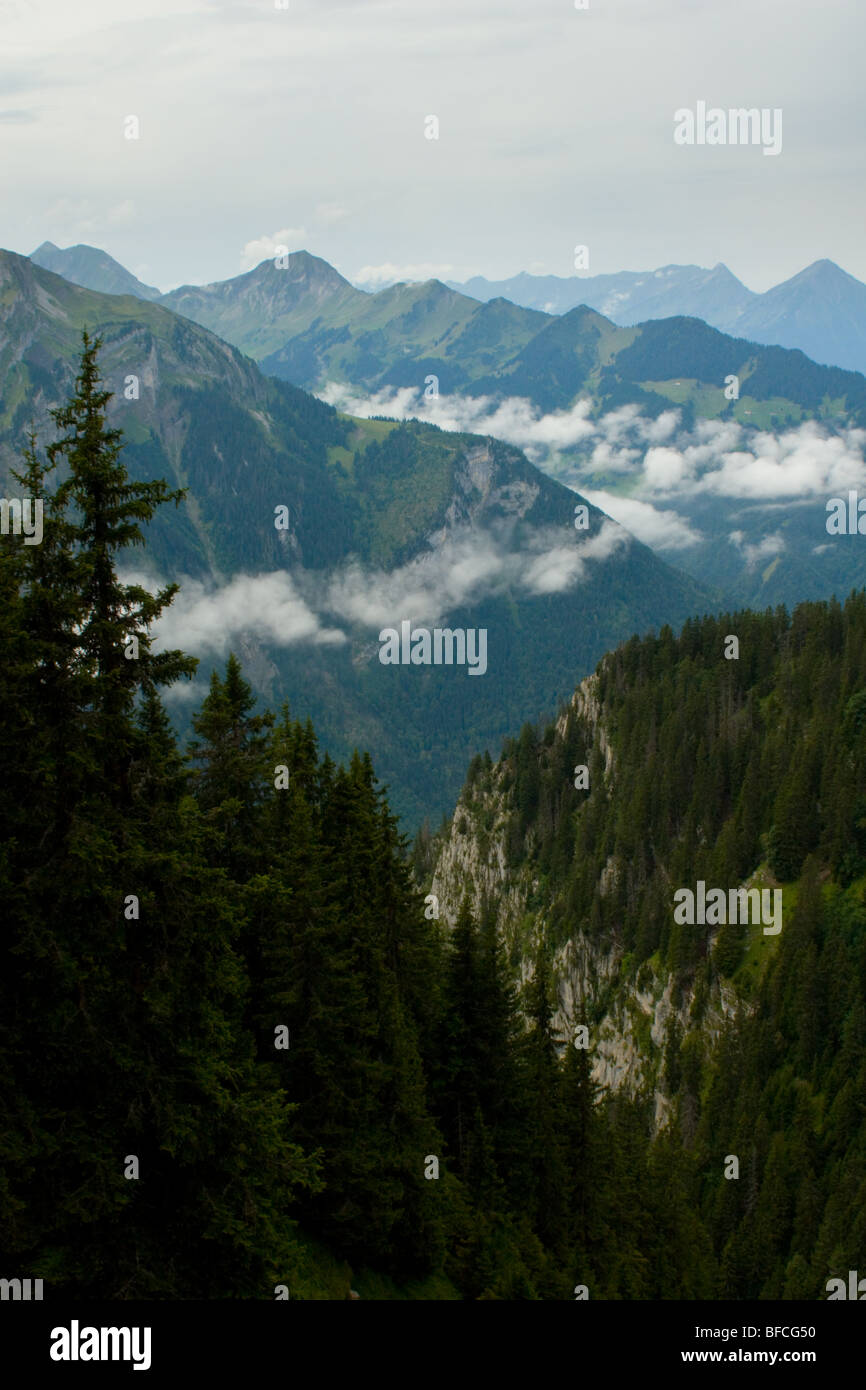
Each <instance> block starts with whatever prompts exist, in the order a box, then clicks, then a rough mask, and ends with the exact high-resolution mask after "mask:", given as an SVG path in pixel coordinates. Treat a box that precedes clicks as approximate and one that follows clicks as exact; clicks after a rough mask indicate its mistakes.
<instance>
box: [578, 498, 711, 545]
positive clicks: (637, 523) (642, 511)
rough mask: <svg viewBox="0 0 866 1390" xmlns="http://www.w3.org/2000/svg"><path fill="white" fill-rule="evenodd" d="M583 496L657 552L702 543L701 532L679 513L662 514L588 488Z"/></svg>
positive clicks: (632, 500)
mask: <svg viewBox="0 0 866 1390" xmlns="http://www.w3.org/2000/svg"><path fill="white" fill-rule="evenodd" d="M582 492H583V496H584V497H586V498H587V499H588V500H589V501H590V502H592V503H594V505H595V506H596V507H599V508H600V509H601V511H603V512H606V513H607V515H608V516H612V517H613V519H614V521H618V522H620V524H621V525H623V526H625V528H626V529H627V530H628V531H631V533H632V535H633V536H636V537H637V539H638V540H639V541H643V543H644V545H649V546H652V547H653V548H654V549H656V550H686V549H688V547H689V546H692V545H697V544H698V543H699V542H700V541H702V540H703V536H702V535H701V532H700V531H697V530H695V528H694V527H693V526H691V525H690V523H689V522H688V521H687V520H686V519H685V517H682V516H680V515H679V513H678V512H675V511H669V510H662V509H660V508H658V507H654V506H653V505H652V503H650V502H641V501H639V500H638V499H637V498H635V497H618V496H617V495H616V493H613V492H603V491H602V492H597V491H595V490H594V489H591V488H583V489H582Z"/></svg>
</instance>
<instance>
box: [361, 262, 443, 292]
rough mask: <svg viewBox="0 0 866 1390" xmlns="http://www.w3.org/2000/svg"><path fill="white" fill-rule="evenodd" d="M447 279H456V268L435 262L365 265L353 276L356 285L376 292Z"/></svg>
mask: <svg viewBox="0 0 866 1390" xmlns="http://www.w3.org/2000/svg"><path fill="white" fill-rule="evenodd" d="M446 278H447V279H449V280H453V279H454V278H455V275H454V266H453V265H444V264H442V263H439V262H434V261H424V262H422V263H420V264H415V265H394V264H392V263H391V262H386V263H385V264H384V265H363V266H361V269H360V270H359V271H357V272H356V273H355V275H353V276H352V280H353V282H354V283H355V284H356V285H363V286H364V288H365V289H366V288H370V289H375V290H381V289H384V288H385V286H386V285H398V284H402V283H404V282H409V283H412V282H423V281H425V280H443V279H446Z"/></svg>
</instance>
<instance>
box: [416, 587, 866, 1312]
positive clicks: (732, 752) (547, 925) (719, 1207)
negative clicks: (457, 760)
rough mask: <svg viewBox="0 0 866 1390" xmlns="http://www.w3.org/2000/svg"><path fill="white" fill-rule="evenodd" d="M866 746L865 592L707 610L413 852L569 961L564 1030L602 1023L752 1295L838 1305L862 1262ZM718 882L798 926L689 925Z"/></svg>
mask: <svg viewBox="0 0 866 1390" xmlns="http://www.w3.org/2000/svg"><path fill="white" fill-rule="evenodd" d="M732 635H736V636H737V637H738V639H739V656H738V658H736V659H726V657H725V655H724V653H725V651H726V649H727V650H729V651H732V650H733V648H732V647H731V645H730V643H729V641H728V639H729V638H730V637H731V636H732ZM864 758H866V596H864V594H863V593H862V592H860V593H856V594H852V596H851V597H850V598H849V599H848V601H847V603H845V605H844V606H842V605H840V604H838V603H836V602H831V603H820V604H807V605H803V606H801V607H799V608H798V609H797V610H796V611H795V613H794V615H793V617H790V616H789V615H788V614H787V613H786V612H785V611H784V610H777V611H775V612H767V613H764V614H756V613H749V612H743V613H737V614H733V615H728V616H724V617H722V618H721V619H703V620H695V621H691V622H689V623H687V624H686V625H685V627H684V629H683V631H682V633H681V635H680V636H679V637H675V636H674V635H673V633H672V632H671V631H670V630H669V629H664V630H663V631H662V632H661V633H660V634H659V635H658V636H651V637H647V638H643V639H638V638H634V639H633V640H632V641H630V642H628V643H626V644H625V645H624V646H623V647H621V648H619V649H618V650H617V651H616V652H614V653H612V654H610V655H609V656H608V657H606V658H605V659H604V660H603V661H602V662H601V664H600V666H599V668H598V672H597V674H596V675H595V676H594V677H591V678H590V679H589V680H588V681H586V682H585V683H584V685H583V686H582V687H581V689H579V690H578V692H577V693H576V695H575V699H574V701H573V702H572V703H571V705H570V706H569V708H568V709H567V710H565V711H563V713H562V715H561V717H560V719H559V720H558V721H557V722H556V723H555V724H551V725H550V726H548V727H547V728H545V729H540V730H536V729H534V728H533V727H531V726H526V727H525V728H524V729H523V731H522V733H521V735H520V737H519V738H517V739H515V740H514V741H512V742H510V743H509V744H508V745H507V747H506V749H505V751H504V754H503V758H502V760H501V761H500V762H499V763H498V764H496V765H493V764H491V763H490V761H489V759H487V760H485V759H483V758H480V757H479V758H477V759H476V760H475V763H474V764H473V766H472V768H471V769H470V774H469V779H468V781H467V785H466V788H465V789H464V793H463V796H462V797H461V801H460V804H459V805H458V808H457V812H456V815H455V818H454V822H453V824H452V826H451V827H450V829H449V831H448V833H447V834H446V835H445V836H444V838H443V840H442V841H441V842H440V843H439V844H438V845H437V844H436V843H433V844H431V843H429V842H425V839H424V837H420V838H419V843H418V845H417V846H416V863H417V864H418V867H419V872H420V873H421V874H422V876H423V870H424V866H425V865H429V864H431V863H433V862H434V861H436V860H437V859H438V863H437V867H436V872H435V876H434V878H433V889H434V891H435V892H436V893H437V894H438V895H439V896H440V897H441V898H442V901H443V904H445V905H446V909H447V911H448V912H449V913H450V914H451V917H452V920H453V919H454V917H455V916H456V911H457V908H456V900H457V898H458V896H460V897H461V898H462V895H463V893H465V892H466V891H468V892H469V893H470V897H471V899H472V901H473V902H474V903H475V905H476V907H480V905H481V904H484V905H485V908H486V910H487V911H490V912H492V913H493V914H494V915H496V916H497V917H498V920H499V925H500V928H501V930H502V932H503V934H504V936H505V939H506V941H507V944H508V950H509V955H510V958H511V960H512V964H513V968H514V970H515V971H516V972H517V973H521V972H522V973H523V975H524V976H525V975H526V974H527V973H528V972H530V971H531V968H532V963H533V961H534V960H535V959H536V958H537V956H538V953H539V950H540V951H541V954H542V957H543V958H544V959H545V960H549V961H550V962H551V968H552V972H553V974H554V976H555V980H556V1003H555V1013H554V1025H555V1031H556V1034H557V1036H558V1038H559V1040H560V1043H561V1044H562V1045H566V1044H567V1043H568V1041H569V1040H570V1039H571V1038H572V1037H574V1036H575V1035H576V1030H577V1029H578V1028H579V1027H580V1026H581V1025H583V1026H586V1027H588V1029H589V1042H590V1047H591V1048H592V1050H593V1055H594V1075H595V1077H596V1079H598V1080H603V1081H604V1082H605V1083H606V1084H607V1085H608V1086H610V1087H611V1088H612V1090H613V1092H614V1094H617V1093H618V1094H620V1095H623V1094H631V1095H633V1096H635V1097H641V1096H646V1097H647V1100H648V1101H649V1102H651V1106H650V1108H651V1113H652V1127H653V1129H654V1130H655V1132H656V1133H657V1134H658V1136H659V1137H658V1139H657V1140H656V1141H655V1142H656V1144H661V1145H662V1146H664V1145H670V1144H673V1150H674V1152H675V1154H676V1160H675V1161H674V1159H673V1158H671V1164H672V1167H671V1170H670V1173H671V1175H672V1174H673V1173H674V1172H676V1171H680V1172H683V1173H684V1174H687V1175H688V1176H687V1178H686V1182H687V1187H688V1191H689V1193H690V1197H689V1203H690V1210H691V1211H692V1212H693V1213H694V1214H695V1216H697V1217H699V1220H700V1223H701V1229H702V1231H703V1233H704V1234H705V1236H706V1237H707V1240H708V1245H709V1247H711V1248H712V1250H713V1256H712V1259H711V1261H710V1264H709V1266H708V1268H712V1271H713V1273H712V1278H713V1280H715V1281H718V1282H717V1283H716V1284H715V1287H716V1288H718V1289H722V1290H723V1291H724V1292H725V1293H726V1294H727V1295H728V1296H732V1297H744V1298H758V1297H774V1298H778V1297H786V1298H796V1297H805V1298H814V1297H822V1296H826V1295H825V1294H824V1293H823V1292H822V1290H823V1289H824V1287H825V1284H826V1280H827V1279H828V1278H830V1277H831V1276H836V1275H838V1274H840V1273H842V1272H843V1271H847V1270H848V1269H854V1268H857V1261H858V1259H859V1260H860V1262H861V1263H862V1249H863V1239H864V1234H866V1183H864V1179H863V1168H864V1156H866V1123H864V1102H866V1009H864V994H866V904H864V886H866V798H864V789H863V776H862V767H863V762H864ZM581 767H582V768H584V769H585V772H583V773H581V772H580V771H579V769H580V768H581ZM575 783H577V784H578V785H579V786H580V790H578V789H576V786H575ZM699 880H702V881H703V882H704V883H705V884H706V886H707V890H708V891H709V889H710V887H711V886H719V887H721V888H722V889H723V890H725V892H726V893H728V892H729V891H730V889H732V888H736V887H738V886H740V885H747V886H749V887H759V888H761V889H763V888H766V887H767V886H770V887H771V890H773V889H775V888H776V887H781V891H782V898H783V904H784V910H783V924H782V930H781V932H780V933H778V935H775V934H766V933H765V932H764V930H763V927H762V926H761V925H759V924H756V923H755V922H754V921H751V922H749V923H748V924H745V925H743V924H738V923H732V922H731V921H727V922H726V923H725V924H724V925H714V926H700V925H688V924H682V923H678V922H677V921H676V919H675V914H674V901H675V896H674V895H675V893H676V892H677V890H679V889H681V888H690V889H695V887H696V884H697V882H698V881H699ZM650 1152H651V1153H655V1152H656V1148H655V1147H653V1148H652V1149H651V1150H650ZM731 1155H733V1156H735V1157H737V1158H738V1160H739V1178H738V1179H736V1180H735V1179H734V1178H732V1177H726V1176H725V1168H726V1161H727V1159H728V1157H729V1156H731ZM671 1181H673V1177H672V1176H671Z"/></svg>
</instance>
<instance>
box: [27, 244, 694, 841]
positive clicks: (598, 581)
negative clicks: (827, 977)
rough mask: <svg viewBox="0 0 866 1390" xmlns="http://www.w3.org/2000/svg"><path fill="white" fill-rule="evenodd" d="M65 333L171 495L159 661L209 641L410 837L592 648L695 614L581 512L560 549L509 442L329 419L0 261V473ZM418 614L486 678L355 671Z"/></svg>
mask: <svg viewBox="0 0 866 1390" xmlns="http://www.w3.org/2000/svg"><path fill="white" fill-rule="evenodd" d="M275 273H276V272H275ZM284 283H285V284H286V285H288V284H289V281H286V282H284ZM255 284H256V280H255V276H253V277H252V280H251V281H248V282H247V285H248V286H249V287H250V289H249V292H250V293H252V292H253V290H254V287H255ZM338 289H339V287H338ZM442 294H443V295H444V296H446V297H447V298H448V299H450V298H451V297H452V292H451V291H447V290H444V289H443V290H442ZM455 297H456V296H455ZM466 302H467V303H471V301H466ZM475 307H476V308H477V307H478V306H475ZM521 312H526V311H521ZM84 327H87V329H88V330H89V331H90V332H91V333H99V334H100V336H101V337H102V339H103V348H102V351H101V353H100V370H101V372H102V374H103V377H104V379H105V383H106V387H107V389H109V390H111V391H112V392H113V393H114V397H113V399H112V401H111V402H110V406H109V419H110V423H111V424H112V425H115V426H117V427H119V428H121V429H122V430H123V434H124V439H125V447H124V452H123V458H124V462H125V464H126V466H127V468H128V470H129V472H130V475H131V476H132V477H133V478H134V479H136V480H144V479H150V478H159V477H165V478H166V479H167V480H168V481H169V483H170V485H171V486H172V487H186V488H187V489H188V490H189V497H188V501H187V503H186V504H185V505H183V506H182V507H181V508H180V509H179V510H175V509H174V508H171V509H166V511H165V513H164V514H163V515H162V516H161V517H159V518H157V519H156V520H155V521H154V523H153V525H152V526H150V527H149V528H148V553H149V554H150V555H151V556H152V557H153V561H154V563H155V565H156V566H157V567H158V569H159V572H160V575H162V576H164V577H167V578H172V579H175V578H178V579H181V578H183V577H185V576H189V577H191V578H189V579H187V581H186V582H185V583H184V584H183V586H182V589H181V594H180V595H179V596H178V600H177V601H176V603H175V606H174V609H173V612H174V613H175V614H180V613H181V612H182V611H183V606H184V604H185V603H191V604H192V608H191V609H189V610H187V611H188V612H189V613H190V617H189V618H188V619H187V622H188V626H187V627H186V628H184V629H183V630H181V631H178V632H177V633H176V637H177V641H176V645H180V646H185V647H187V649H189V650H191V652H192V654H194V655H201V656H202V657H203V660H204V671H203V675H204V676H206V674H207V669H208V664H209V662H210V661H211V659H212V657H213V653H214V650H215V649H214V647H213V645H212V644H211V645H210V646H208V645H207V644H206V642H204V639H205V638H207V635H208V634H209V633H210V634H211V635H212V634H214V633H218V634H219V640H220V641H224V640H226V637H227V634H229V633H230V638H229V640H230V642H231V645H232V646H233V648H234V649H235V650H236V651H237V652H238V654H239V655H240V656H241V658H242V659H243V662H244V665H245V668H246V671H247V674H248V676H249V678H250V679H251V680H252V681H253V682H254V684H255V686H256V689H257V690H258V691H259V692H260V693H261V694H262V695H263V696H264V697H265V698H266V699H267V700H268V701H269V702H270V703H272V704H278V703H280V702H281V701H282V700H283V699H288V701H289V703H290V705H291V708H292V711H293V713H294V714H295V715H297V716H299V717H306V715H307V714H311V715H313V716H314V717H315V720H316V727H317V730H318V731H319V732H320V734H321V736H322V739H323V742H324V743H325V746H326V747H327V748H328V749H329V751H331V753H332V755H333V756H338V757H341V758H345V757H347V756H350V755H351V752H352V749H353V747H356V746H360V747H364V748H367V749H369V750H370V751H371V752H372V753H373V755H374V756H375V757H376V760H377V767H379V768H381V774H380V775H382V776H383V778H384V779H385V780H386V781H387V782H388V783H389V784H390V786H391V788H392V793H393V798H394V804H395V806H396V807H397V808H398V809H399V811H400V812H401V813H403V814H404V815H405V816H406V817H407V818H408V820H409V823H410V825H412V824H417V823H418V822H419V821H420V819H421V818H422V816H423V815H425V814H426V815H433V816H437V815H438V814H440V813H441V812H442V811H444V810H445V809H446V808H447V807H449V806H450V805H451V804H453V800H454V797H455V796H456V793H457V790H458V789H459V786H460V785H461V782H462V779H463V775H464V772H465V767H466V763H467V761H468V759H469V758H470V757H471V756H472V754H473V753H474V752H475V751H476V750H477V748H479V747H481V748H483V747H485V746H490V747H491V748H496V747H497V746H498V744H499V741H500V740H501V738H502V737H504V736H505V734H506V733H507V732H508V730H509V729H510V728H512V727H514V726H515V724H516V725H518V726H519V725H520V724H521V723H522V722H523V721H524V720H525V719H527V718H531V719H535V718H537V717H538V715H539V714H540V713H541V712H542V711H544V710H552V709H554V708H555V707H556V703H557V701H558V699H559V698H560V697H562V696H563V695H564V694H565V693H567V691H568V690H569V688H571V687H573V683H574V679H575V675H576V674H580V673H581V672H586V671H588V670H589V669H591V668H592V666H593V665H594V664H595V662H596V661H597V660H598V658H599V656H600V655H601V654H602V653H603V652H604V651H605V650H606V649H607V648H608V647H610V646H612V645H615V644H616V643H617V642H618V641H620V640H623V639H624V638H626V637H628V636H629V635H630V634H631V633H632V632H633V631H635V630H639V631H644V630H646V629H647V628H649V627H653V626H658V625H659V624H660V623H662V622H670V623H673V624H678V623H679V622H681V621H683V620H685V618H686V617H687V616H688V614H689V613H690V612H692V611H694V610H695V609H697V608H706V607H708V606H710V605H711V604H712V602H713V601H714V600H713V596H712V595H711V594H710V593H709V592H708V591H707V590H706V589H705V588H703V587H702V586H701V585H699V584H698V583H696V582H695V581H693V580H692V579H690V578H688V577H687V576H685V575H683V574H681V573H679V572H678V571H677V570H675V569H673V568H671V567H670V566H669V565H667V564H666V563H664V562H663V561H662V560H660V559H659V558H658V557H657V556H656V555H654V554H653V553H652V551H651V550H649V549H648V548H647V547H646V546H644V545H641V544H640V543H639V542H637V541H635V540H634V539H633V538H632V537H630V535H629V533H628V532H627V531H625V530H624V529H623V528H621V527H618V526H616V525H615V524H614V523H613V522H611V521H610V520H609V519H608V518H607V517H606V516H605V515H604V513H603V512H602V511H601V510H599V509H598V508H596V507H594V506H591V505H587V514H586V521H587V527H586V531H585V534H584V535H583V536H581V535H578V533H577V531H576V529H575V515H574V509H575V504H576V503H579V502H580V498H579V497H578V496H577V495H576V494H575V493H574V492H573V491H570V490H569V489H567V488H566V487H563V486H562V485H561V484H559V483H557V482H555V481H553V480H552V479H550V478H547V477H546V476H545V475H544V474H543V473H541V472H539V470H538V469H536V468H535V467H533V465H532V464H531V463H529V461H528V460H527V459H526V457H525V456H524V455H523V454H522V453H521V452H520V451H519V450H518V449H516V448H514V447H513V446H510V445H508V444H503V443H501V442H500V441H498V440H494V439H490V438H482V437H479V436H477V435H471V434H466V433H451V432H446V431H443V430H439V429H436V428H435V427H434V426H432V425H429V424H422V423H418V422H414V421H413V422H408V423H406V424H402V425H401V424H398V423H396V422H392V421H378V420H356V419H352V418H350V417H348V416H346V415H341V414H339V413H338V412H337V411H336V410H334V409H332V408H331V407H330V406H328V405H325V404H324V403H323V402H321V401H318V400H316V399H315V398H314V397H313V396H311V395H308V394H307V393H306V392H304V391H302V390H299V389H298V388H296V387H294V386H292V385H290V384H289V383H287V382H283V381H279V380H275V379H273V378H269V377H267V376H264V375H263V374H262V373H261V372H260V371H259V370H258V368H257V367H256V365H255V363H253V362H252V361H251V360H250V359H249V358H248V357H244V356H243V355H242V353H241V352H240V351H238V350H237V349H236V348H234V347H232V346H230V345H229V344H228V343H226V342H224V341H223V340H222V339H220V338H218V337H216V336H215V335H214V334H213V333H211V332H209V331H208V330H206V329H204V328H202V327H199V326H198V325H197V324H195V323H193V322H192V321H191V320H190V319H187V318H183V317H181V316H180V315H179V314H177V313H173V312H171V311H170V310H168V309H167V308H165V307H163V306H162V305H161V304H156V303H147V302H145V301H142V300H135V299H132V298H130V297H128V296H127V297H124V296H111V295H101V294H98V293H96V292H94V291H90V290H86V289H83V288H80V287H78V286H75V285H72V284H71V283H70V282H69V281H68V280H67V279H65V278H62V277H60V276H58V275H55V274H53V273H51V272H49V271H46V270H44V269H42V268H40V267H38V266H36V265H34V263H33V262H32V261H31V260H28V259H27V258H26V257H23V256H17V255H14V254H13V253H11V252H2V251H0V475H5V477H6V478H7V479H8V477H9V470H10V468H12V467H15V466H17V465H18V464H20V460H21V456H22V451H23V448H24V446H25V444H26V441H27V436H28V432H29V430H30V428H31V424H32V425H34V426H35V427H36V430H37V434H38V439H39V443H40V445H41V446H44V445H45V443H46V442H47V441H48V440H49V439H50V438H52V437H53V436H54V429H53V426H52V424H51V420H50V416H49V411H50V409H51V408H52V407H54V406H56V405H59V404H60V403H61V402H62V401H63V399H64V398H65V395H66V393H67V392H68V391H69V388H70V386H71V385H72V381H73V378H74V375H75V371H76V367H77V356H78V352H79V350H80V341H81V336H80V335H81V330H82V328H84ZM130 379H132V380H134V382H135V383H136V390H137V395H135V396H134V397H130V396H128V395H127V394H126V392H125V386H126V385H127V384H128V383H129V381H130ZM278 506H280V507H283V506H284V507H285V508H286V509H287V511H288V525H287V527H286V528H285V529H278V528H277V526H276V523H275V508H277V507H278ZM584 545H585V546H586V549H585V550H583V549H581V547H582V546H584ZM563 567H565V572H566V581H565V582H563V580H562V578H561V576H562V573H563ZM569 575H571V578H569ZM572 580H573V582H572ZM422 606H423V607H424V608H425V609H428V610H430V611H426V612H421V611H419V609H420V608H421V607H422ZM437 613H441V616H442V617H445V616H447V617H448V619H449V625H450V626H451V627H453V628H483V629H485V630H486V631H487V632H488V634H489V636H488V647H487V651H488V661H489V666H488V674H487V678H486V679H476V680H472V679H468V678H467V673H466V671H465V670H461V669H459V668H458V667H457V666H452V667H447V668H444V667H438V668H433V667H430V668H424V667H421V668H419V667H417V666H415V667H411V668H406V667H403V668H402V669H401V668H394V667H387V666H384V665H383V664H382V663H381V662H380V661H379V660H378V659H377V657H378V647H377V635H376V634H377V633H378V631H379V630H380V628H381V627H383V626H385V625H392V624H394V623H395V622H399V620H402V619H409V620H412V621H414V623H415V624H416V625H424V623H425V622H430V621H432V618H433V616H434V614H437ZM190 633H191V634H192V635H193V638H194V639H195V640H189V637H190ZM198 637H202V639H203V641H202V643H200V642H199V641H198Z"/></svg>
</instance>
